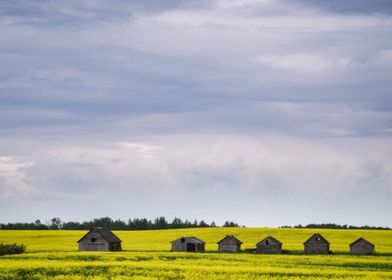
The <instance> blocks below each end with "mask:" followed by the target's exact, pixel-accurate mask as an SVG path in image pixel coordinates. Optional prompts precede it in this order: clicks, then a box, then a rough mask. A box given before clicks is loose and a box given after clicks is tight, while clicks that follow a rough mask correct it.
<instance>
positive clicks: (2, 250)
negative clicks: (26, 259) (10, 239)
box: [0, 243, 26, 256]
mask: <svg viewBox="0 0 392 280" xmlns="http://www.w3.org/2000/svg"><path fill="white" fill-rule="evenodd" d="M25 251H26V247H25V246H24V245H23V244H20V245H17V244H16V243H14V244H3V243H0V256H3V255H12V254H22V253H24V252H25Z"/></svg>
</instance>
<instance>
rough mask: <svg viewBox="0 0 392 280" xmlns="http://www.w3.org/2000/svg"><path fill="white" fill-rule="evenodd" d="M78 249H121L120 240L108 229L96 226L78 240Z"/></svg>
mask: <svg viewBox="0 0 392 280" xmlns="http://www.w3.org/2000/svg"><path fill="white" fill-rule="evenodd" d="M78 243H79V251H121V250H122V248H121V240H120V238H118V237H117V236H116V235H115V234H114V233H113V232H111V231H110V230H109V229H103V228H100V227H96V228H93V229H91V230H90V231H89V232H88V233H86V234H85V235H84V236H83V237H82V238H81V239H80V240H79V241H78Z"/></svg>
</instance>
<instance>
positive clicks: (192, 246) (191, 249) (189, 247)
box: [186, 243, 196, 252]
mask: <svg viewBox="0 0 392 280" xmlns="http://www.w3.org/2000/svg"><path fill="white" fill-rule="evenodd" d="M186 251H187V252H196V244H195V243H187V244H186Z"/></svg>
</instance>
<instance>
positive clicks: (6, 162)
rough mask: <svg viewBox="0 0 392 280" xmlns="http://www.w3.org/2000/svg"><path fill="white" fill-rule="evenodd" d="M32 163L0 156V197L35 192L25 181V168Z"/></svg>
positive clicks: (25, 194) (26, 194) (27, 194)
mask: <svg viewBox="0 0 392 280" xmlns="http://www.w3.org/2000/svg"><path fill="white" fill-rule="evenodd" d="M33 164H34V163H33V162H29V161H22V160H18V159H16V158H12V157H6V156H0V188H1V192H0V197H2V198H10V197H13V196H29V195H31V194H33V193H35V192H36V190H35V188H33V187H32V186H30V185H29V184H28V183H27V182H26V174H25V170H26V169H27V168H29V167H31V166H32V165H33Z"/></svg>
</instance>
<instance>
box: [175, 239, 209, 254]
mask: <svg viewBox="0 0 392 280" xmlns="http://www.w3.org/2000/svg"><path fill="white" fill-rule="evenodd" d="M171 243H172V252H204V247H205V242H204V241H203V240H201V239H199V238H196V237H193V236H192V237H180V238H178V239H176V240H174V241H172V242H171Z"/></svg>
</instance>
